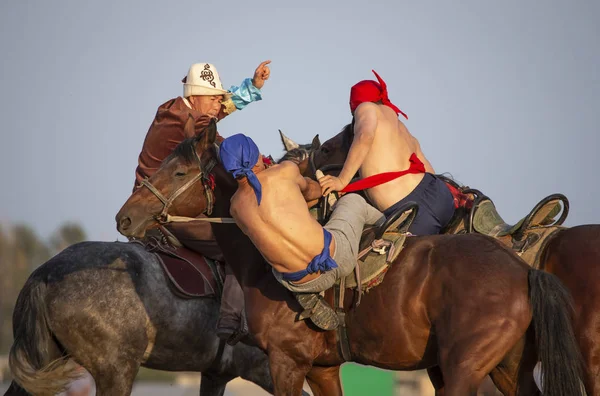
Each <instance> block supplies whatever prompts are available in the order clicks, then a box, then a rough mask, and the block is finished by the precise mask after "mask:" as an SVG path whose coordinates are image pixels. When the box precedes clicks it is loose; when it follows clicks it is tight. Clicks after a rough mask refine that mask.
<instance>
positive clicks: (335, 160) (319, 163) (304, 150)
mask: <svg viewBox="0 0 600 396" xmlns="http://www.w3.org/2000/svg"><path fill="white" fill-rule="evenodd" d="M279 133H280V135H281V140H282V142H283V146H284V149H285V150H286V154H285V155H284V156H283V157H282V158H281V160H279V162H281V161H284V160H290V161H293V162H296V163H297V164H298V167H299V168H300V173H302V175H303V176H306V177H312V178H314V177H315V172H316V170H317V169H321V168H324V167H325V168H326V170H329V171H332V172H333V171H335V170H341V167H342V165H343V164H344V162H345V161H346V157H347V156H348V151H349V150H350V146H351V145H352V139H353V137H354V129H353V126H352V124H348V125H346V126H345V127H344V129H342V131H341V132H340V133H338V134H337V135H335V136H334V137H332V138H331V139H329V140H327V141H326V142H325V143H323V144H321V142H320V141H319V135H317V136H315V138H314V139H313V141H312V143H310V144H298V143H296V142H294V141H293V140H291V139H290V138H288V137H287V136H285V135H284V134H283V133H281V131H279ZM338 168H339V169H338Z"/></svg>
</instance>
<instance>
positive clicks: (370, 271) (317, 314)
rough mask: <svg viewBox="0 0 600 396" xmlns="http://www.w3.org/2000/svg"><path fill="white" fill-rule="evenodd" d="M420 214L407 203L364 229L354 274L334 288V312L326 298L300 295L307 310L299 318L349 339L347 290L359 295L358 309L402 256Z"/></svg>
mask: <svg viewBox="0 0 600 396" xmlns="http://www.w3.org/2000/svg"><path fill="white" fill-rule="evenodd" d="M417 212H418V205H417V204H416V203H415V202H408V203H406V204H405V205H403V206H402V207H401V208H398V210H396V211H395V212H394V213H392V214H391V215H390V216H389V217H388V218H387V219H386V220H385V221H384V223H383V224H381V225H380V226H376V225H371V226H368V227H365V229H364V230H363V233H362V237H361V241H360V244H359V246H360V253H359V255H358V262H357V265H356V266H355V268H354V271H353V272H352V273H350V274H349V275H347V276H346V277H345V278H342V279H338V281H337V282H336V283H335V284H334V286H333V294H334V301H335V304H334V305H335V312H334V311H332V309H331V308H330V307H329V305H328V304H327V303H326V302H324V300H323V297H322V296H319V295H317V294H314V293H297V294H296V299H297V301H298V302H299V303H300V305H301V306H302V308H303V309H304V311H303V312H302V313H300V315H299V317H298V319H299V320H304V319H308V318H310V320H311V321H312V322H313V323H314V324H315V325H316V326H317V327H319V328H321V329H323V330H334V329H337V330H338V336H339V337H340V339H343V338H344V337H347V336H346V324H345V311H344V298H345V293H346V290H352V291H354V292H355V293H356V294H357V296H358V297H357V299H356V300H355V302H354V304H355V306H358V305H359V304H360V301H361V297H362V294H363V293H364V292H368V291H369V290H370V289H372V288H373V287H375V286H377V285H379V284H380V283H381V282H382V281H383V278H384V276H385V274H386V273H387V271H388V269H389V268H390V266H391V265H392V262H393V261H394V259H395V258H396V257H397V256H398V255H399V254H400V252H401V250H402V247H403V246H404V241H405V240H406V237H407V236H409V235H410V233H409V232H408V228H409V227H410V225H411V224H412V222H413V221H414V219H415V217H416V215H417Z"/></svg>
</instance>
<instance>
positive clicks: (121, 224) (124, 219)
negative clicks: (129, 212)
mask: <svg viewBox="0 0 600 396" xmlns="http://www.w3.org/2000/svg"><path fill="white" fill-rule="evenodd" d="M130 225H131V219H130V218H129V217H127V216H125V217H122V218H121V220H120V221H119V228H121V230H122V231H125V230H127V229H128V228H129V226H130Z"/></svg>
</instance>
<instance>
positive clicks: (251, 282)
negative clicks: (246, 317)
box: [212, 181, 268, 287]
mask: <svg viewBox="0 0 600 396" xmlns="http://www.w3.org/2000/svg"><path fill="white" fill-rule="evenodd" d="M218 183H219V182H218V181H217V185H218ZM215 193H216V194H215V195H216V197H215V205H214V208H213V214H212V216H213V217H231V214H230V212H229V209H230V200H231V197H232V196H233V194H234V193H235V190H234V189H231V191H223V190H221V191H217V190H215ZM212 229H213V233H214V235H215V238H216V240H217V243H218V244H219V246H220V247H221V250H222V251H223V256H224V257H225V260H226V261H227V264H228V265H229V266H230V268H231V269H232V271H233V273H234V275H235V277H236V278H237V280H238V281H239V282H240V284H241V285H242V286H243V287H256V286H257V284H258V283H259V282H260V281H261V279H262V277H263V275H264V274H265V272H266V271H265V269H266V268H268V264H267V263H266V262H265V259H264V258H263V257H262V255H261V254H260V252H259V251H258V249H256V247H255V246H254V244H253V243H252V241H251V240H250V238H248V236H247V235H246V234H244V233H243V232H242V230H241V229H240V228H239V227H238V226H237V225H235V224H213V225H212Z"/></svg>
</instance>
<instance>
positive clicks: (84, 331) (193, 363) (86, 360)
mask: <svg viewBox="0 0 600 396" xmlns="http://www.w3.org/2000/svg"><path fill="white" fill-rule="evenodd" d="M169 282H170V281H169V280H168V279H167V277H166V275H165V272H164V270H163V268H162V266H161V264H160V263H159V262H158V259H157V258H156V257H155V256H154V255H153V254H152V253H149V252H147V251H146V250H145V249H144V247H142V246H141V245H140V244H137V243H121V242H82V243H78V244H75V245H73V246H71V247H69V248H67V249H65V250H63V251H62V252H61V253H59V254H58V255H56V256H54V257H53V258H52V259H50V260H49V261H48V262H46V263H45V264H43V265H42V266H40V267H39V268H38V269H36V270H35V271H34V272H33V273H32V274H31V276H30V277H29V279H28V280H27V282H26V283H25V285H24V286H23V289H22V290H21V292H20V294H19V297H18V300H17V303H16V306H15V309H14V313H13V328H14V337H15V340H14V344H13V346H12V348H11V351H10V358H9V360H10V369H11V372H12V375H13V378H14V379H15V381H13V383H12V384H11V386H10V388H9V389H8V391H7V392H6V393H5V395H28V394H32V395H36V396H40V395H55V394H56V393H58V392H59V391H60V390H61V389H63V388H64V387H65V386H66V385H67V384H68V382H69V381H70V380H72V379H73V378H74V376H75V375H77V373H76V372H75V369H76V366H75V365H74V364H72V363H71V362H70V361H69V360H68V359H69V358H70V359H73V360H74V361H76V362H77V363H78V364H80V365H82V366H83V367H85V368H86V369H87V370H88V371H89V372H90V373H91V375H92V376H93V377H94V380H95V382H96V394H97V395H99V396H102V395H105V396H106V395H110V396H114V395H129V394H130V393H131V389H132V386H133V381H134V379H135V376H136V374H137V372H138V369H139V367H140V365H141V366H144V367H148V368H152V369H158V370H167V371H199V372H202V382H201V388H200V394H201V395H202V396H205V395H211V396H222V395H223V394H224V391H225V385H226V384H227V382H229V381H230V380H232V379H233V378H235V377H238V376H241V377H242V378H245V379H247V380H250V381H252V382H254V383H256V384H258V385H259V386H261V387H262V388H264V389H265V390H267V391H269V392H271V393H272V392H273V386H272V381H271V376H270V373H269V367H268V360H267V356H266V355H265V353H264V352H262V351H261V350H260V349H258V348H256V347H252V346H248V345H244V344H238V345H236V346H235V347H231V346H229V345H225V344H224V343H221V342H220V340H219V338H217V335H216V321H217V318H218V315H219V301H218V300H217V299H215V298H210V297H201V298H194V299H184V298H180V297H177V296H175V294H174V293H173V291H172V288H171V286H170V285H169ZM23 388H24V389H26V390H27V391H28V392H26V391H25V390H24V389H23Z"/></svg>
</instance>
